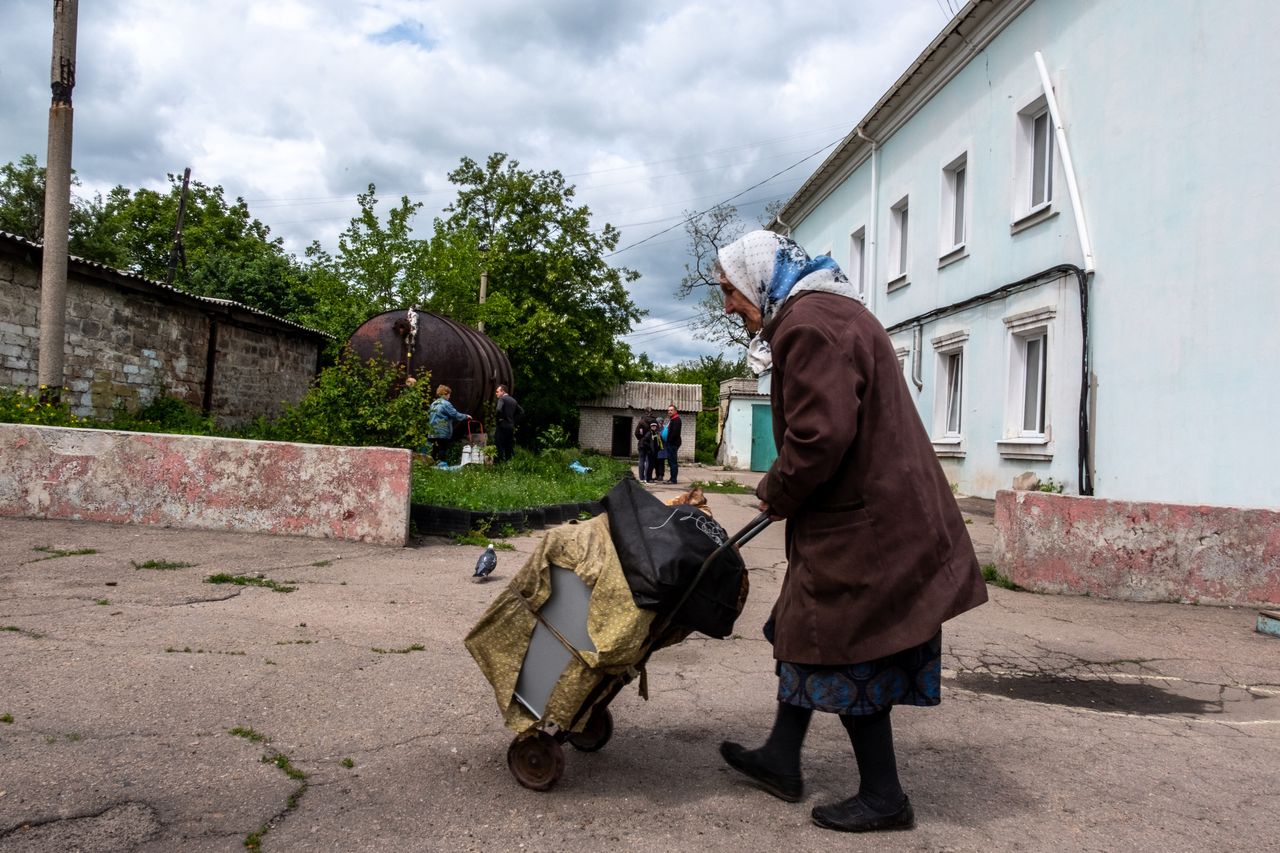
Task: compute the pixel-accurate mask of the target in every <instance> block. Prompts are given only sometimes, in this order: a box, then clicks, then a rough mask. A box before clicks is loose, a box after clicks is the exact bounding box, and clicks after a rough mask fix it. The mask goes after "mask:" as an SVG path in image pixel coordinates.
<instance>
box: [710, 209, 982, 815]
mask: <svg viewBox="0 0 1280 853" xmlns="http://www.w3.org/2000/svg"><path fill="white" fill-rule="evenodd" d="M718 266H719V267H720V269H719V274H720V286H721V293H722V295H723V297H724V304H725V311H726V313H729V314H737V315H739V316H741V317H742V318H743V320H744V322H745V325H746V327H747V330H748V331H749V332H752V333H757V336H756V339H755V340H753V341H752V345H751V347H750V348H749V351H748V361H749V362H750V363H751V364H752V365H753V368H755V369H756V370H757V372H763V370H766V369H772V372H773V374H772V380H771V391H770V397H771V402H772V409H773V436H774V442H775V444H776V445H777V447H778V457H777V459H776V460H775V461H774V463H773V466H772V467H771V468H770V469H769V472H768V473H767V474H766V475H765V477H764V479H762V480H761V481H760V485H759V486H758V487H757V489H756V495H757V496H758V497H759V498H760V506H761V509H762V510H764V511H767V512H769V513H770V514H771V515H772V516H773V517H774V518H785V519H786V520H787V532H786V549H787V573H786V575H785V577H784V578H783V581H782V589H781V592H780V593H779V595H778V600H777V603H776V604H775V605H774V608H773V613H772V615H771V617H770V619H769V622H768V623H767V624H766V625H765V636H766V637H767V638H768V639H769V640H770V642H771V643H773V654H774V658H775V659H776V660H777V664H776V667H777V672H778V675H779V683H778V708H777V718H776V720H775V723H774V728H773V731H772V732H771V733H770V735H769V738H768V740H767V741H766V742H765V744H764V745H763V746H762V747H760V748H759V749H754V750H748V749H745V748H743V747H742V746H740V745H738V744H736V743H731V742H728V741H726V742H725V743H723V744H721V747H720V752H721V755H722V756H723V757H724V759H725V761H726V762H728V763H729V765H730V766H732V767H733V768H735V769H736V770H739V771H741V772H742V773H745V774H746V775H747V776H748V777H750V778H751V779H752V780H753V781H755V782H756V783H757V784H758V785H760V787H762V788H764V789H765V790H766V791H768V792H769V793H772V794H774V795H775V796H777V797H779V798H781V799H784V800H788V801H792V802H794V801H797V800H799V799H800V798H801V796H802V795H803V789H804V783H803V778H802V776H801V774H800V747H801V744H802V743H803V741H804V735H805V731H806V730H807V728H808V725H809V717H810V715H811V714H812V711H813V710H814V709H815V708H816V709H818V710H821V711H828V712H831V713H835V714H839V715H840V721H841V723H843V724H844V726H845V729H846V730H847V731H848V733H849V739H850V741H851V743H852V745H853V751H854V757H855V758H856V759H857V763H858V776H859V787H858V792H857V794H856V795H855V796H853V797H850V798H848V799H846V800H844V801H841V802H837V803H832V804H830V805H822V806H818V807H816V808H814V809H813V811H812V817H813V821H814V822H815V823H817V824H818V825H819V826H823V827H826V828H829V829H837V830H844V831H851V832H861V831H868V830H884V829H909V828H911V827H912V826H914V824H915V813H914V811H913V809H912V806H911V802H910V800H909V799H908V798H907V796H906V794H905V793H904V792H903V790H902V786H901V783H900V782H899V779H898V771H897V763H896V758H895V756H894V747H893V729H892V727H891V725H890V721H889V713H890V711H891V710H892V708H893V706H894V705H917V706H930V705H936V704H938V703H939V702H940V701H941V687H940V682H941V645H942V630H941V626H942V623H943V622H945V621H946V620H948V619H950V618H951V617H953V616H956V615H958V614H960V613H963V612H964V611H966V610H968V609H970V608H972V607H976V606H978V605H979V604H981V603H982V602H984V601H986V599H987V593H986V587H985V585H984V583H983V580H982V575H981V572H980V571H979V569H978V561H977V558H976V557H975V555H974V551H973V545H972V543H971V542H970V541H969V535H968V531H967V530H966V529H965V525H964V518H963V517H962V516H961V514H960V511H959V508H958V507H957V506H956V502H955V499H954V497H953V496H952V494H951V489H950V486H949V484H948V483H947V478H946V476H945V475H944V473H943V471H942V468H941V466H940V465H939V463H938V460H937V456H936V455H935V453H934V450H933V445H932V443H931V442H930V440H929V435H928V433H926V431H925V429H924V425H923V423H922V422H921V420H920V416H919V414H918V413H917V412H916V408H915V404H914V403H913V402H912V399H911V392H910V391H909V389H908V388H907V385H906V381H905V380H904V378H903V375H902V371H901V369H900V368H899V366H898V359H897V356H896V354H895V352H894V347H893V343H892V342H891V341H890V339H889V336H888V335H887V334H886V333H885V330H884V328H883V327H882V326H881V325H880V323H879V321H878V320H876V318H875V317H874V316H873V315H872V314H871V312H869V311H868V310H867V309H866V307H865V306H864V305H863V304H862V303H861V302H860V301H859V300H858V298H857V294H856V292H855V291H854V289H853V288H852V287H851V286H850V285H849V281H848V279H847V278H846V277H845V275H844V273H843V272H841V271H840V268H839V267H838V266H836V264H835V262H834V261H832V260H831V258H829V257H818V258H812V259H811V258H810V257H809V256H808V255H807V254H806V253H805V251H804V250H803V249H801V248H800V247H799V246H798V245H796V244H795V242H793V241H792V240H790V239H788V238H785V237H782V236H780V235H778V234H774V233H772V232H769V231H756V232H752V233H750V234H747V235H745V236H744V237H742V238H741V239H740V240H738V241H736V242H734V243H732V244H730V245H729V246H726V247H725V248H724V249H721V250H720V254H719V264H718Z"/></svg>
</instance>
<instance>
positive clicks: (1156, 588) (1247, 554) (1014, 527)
mask: <svg viewBox="0 0 1280 853" xmlns="http://www.w3.org/2000/svg"><path fill="white" fill-rule="evenodd" d="M995 524H996V536H995V553H996V568H997V570H999V571H1000V572H1001V573H1002V574H1004V575H1006V576H1008V577H1009V578H1010V579H1011V580H1013V581H1014V583H1016V584H1018V585H1019V586H1023V587H1026V588H1027V589H1030V590H1034V591H1036V592H1053V593H1068V594H1075V595H1095V596H1100V597H1103V598H1119V599H1128V600H1133V601H1182V602H1195V603H1203V604H1245V605H1249V604H1277V603H1280V512H1277V511H1275V510H1268V509H1241V508H1237V507H1220V506H1194V505H1186V504H1167V503H1154V502H1139V501H1113V500H1103V499H1100V498H1087V497H1075V496H1072V495H1058V494H1050V493H1046V492H1021V491H1019V492H1014V491H1001V492H998V493H997V494H996V516H995Z"/></svg>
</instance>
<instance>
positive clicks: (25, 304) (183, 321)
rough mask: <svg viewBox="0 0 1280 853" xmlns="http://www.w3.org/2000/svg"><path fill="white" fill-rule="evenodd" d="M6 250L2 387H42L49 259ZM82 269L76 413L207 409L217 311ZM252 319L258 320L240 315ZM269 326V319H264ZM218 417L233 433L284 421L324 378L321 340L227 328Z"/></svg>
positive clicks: (72, 364) (70, 349) (73, 356)
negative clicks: (42, 311) (169, 402)
mask: <svg viewBox="0 0 1280 853" xmlns="http://www.w3.org/2000/svg"><path fill="white" fill-rule="evenodd" d="M0 248H3V249H4V251H0V387H11V388H25V389H27V390H32V391H34V390H35V389H36V385H37V381H38V380H37V371H36V368H37V365H36V360H37V353H38V351H39V331H40V330H39V319H38V315H39V307H40V255H39V252H38V250H36V249H32V248H28V249H27V250H26V251H22V248H23V246H22V244H21V243H20V242H19V243H18V244H14V243H13V242H12V241H11V240H10V241H8V242H5V243H3V245H2V246H0ZM125 279H127V276H124V275H122V274H120V273H117V272H115V271H112V270H104V269H102V268H99V267H95V266H92V265H87V264H84V263H83V262H78V261H77V262H75V263H73V264H72V265H71V266H70V267H69V269H68V274H67V346H66V368H65V380H64V385H65V386H66V388H67V391H68V394H67V395H66V399H67V400H68V402H69V403H70V404H71V408H72V411H74V412H75V413H76V414H78V415H81V416H84V417H97V418H107V417H110V415H111V412H112V410H113V409H114V408H115V407H116V406H118V405H123V406H125V407H126V408H128V409H131V410H132V409H137V408H139V407H140V406H144V405H146V404H147V403H149V402H151V401H152V400H153V399H155V398H156V397H157V396H164V395H169V396H173V397H177V398H179V399H182V400H185V401H186V402H188V403H190V404H191V405H193V406H196V407H197V408H199V407H201V406H203V403H204V391H205V378H206V364H207V360H208V352H209V337H210V331H211V322H212V319H211V318H212V317H213V316H215V314H214V312H216V311H217V310H218V307H217V306H214V305H210V306H209V309H207V310H202V308H201V304H200V303H198V302H196V301H194V300H193V299H192V298H191V297H189V296H185V295H180V294H176V293H172V292H170V291H165V290H163V289H162V288H161V286H159V285H154V284H150V283H147V282H143V281H141V280H136V283H135V281H130V282H129V283H130V284H131V285H132V286H129V287H125V286H119V285H117V284H114V283H112V282H113V281H117V280H125ZM240 313H242V314H245V315H246V316H247V315H249V314H250V312H247V311H244V310H241V311H240ZM267 319H268V318H265V317H263V320H267ZM217 324H218V332H217V354H216V357H215V359H216V360H215V370H214V374H213V387H214V392H213V396H212V401H211V403H212V405H211V410H212V413H213V414H214V416H215V418H216V419H217V421H218V422H219V423H221V424H223V425H229V426H234V425H238V424H241V423H244V422H246V421H250V420H252V419H253V418H255V417H257V416H259V415H273V414H277V413H278V412H279V411H280V409H281V408H282V407H283V405H284V404H286V403H295V402H297V401H298V400H300V399H302V397H303V395H305V394H306V392H307V389H308V388H309V387H310V384H311V381H312V380H313V379H314V378H315V373H316V364H317V358H318V355H319V350H320V340H319V339H318V338H317V337H316V336H314V335H308V334H305V333H302V332H301V331H300V330H299V331H298V332H293V331H291V330H289V329H288V328H272V327H271V323H269V322H264V323H262V324H259V326H254V325H253V324H252V323H245V322H242V321H235V322H232V321H230V320H229V319H221V318H220V319H218V320H217Z"/></svg>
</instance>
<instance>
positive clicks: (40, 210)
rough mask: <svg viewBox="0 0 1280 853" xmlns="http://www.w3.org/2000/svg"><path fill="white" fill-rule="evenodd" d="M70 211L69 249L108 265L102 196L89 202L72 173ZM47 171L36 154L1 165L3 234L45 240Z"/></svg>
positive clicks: (95, 197)
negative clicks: (101, 231)
mask: <svg viewBox="0 0 1280 853" xmlns="http://www.w3.org/2000/svg"><path fill="white" fill-rule="evenodd" d="M71 186H72V187H73V192H72V194H71V210H70V213H69V216H68V226H69V227H68V230H69V232H70V233H69V234H68V250H69V251H70V252H71V254H73V255H76V256H78V257H82V258H88V259H89V260H93V261H99V262H102V263H109V262H110V259H111V257H113V256H112V255H111V253H110V252H109V251H108V248H109V247H108V246H107V245H106V241H104V240H102V239H101V235H100V234H99V224H100V222H101V219H102V212H103V207H104V204H103V200H102V197H101V196H100V195H95V196H94V197H93V198H92V199H87V198H84V197H82V196H79V195H77V194H76V193H75V192H74V188H75V187H78V186H80V179H79V178H77V177H76V175H75V173H74V172H72V174H71ZM44 187H45V170H44V167H43V166H41V165H39V163H38V162H37V161H36V158H35V155H34V154H23V155H22V156H21V157H19V158H18V160H17V162H16V163H6V164H5V165H3V166H0V231H6V232H8V233H10V234H16V235H18V236H19V237H25V238H26V239H28V240H31V241H32V242H35V243H41V242H43V241H44Z"/></svg>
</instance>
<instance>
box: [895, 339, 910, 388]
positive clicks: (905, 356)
mask: <svg viewBox="0 0 1280 853" xmlns="http://www.w3.org/2000/svg"><path fill="white" fill-rule="evenodd" d="M893 354H894V355H895V356H897V357H898V370H900V371H901V372H902V378H903V379H904V380H908V379H910V378H911V377H909V376H908V375H907V367H908V366H909V365H910V363H911V348H910V347H895V348H894V350H893Z"/></svg>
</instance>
